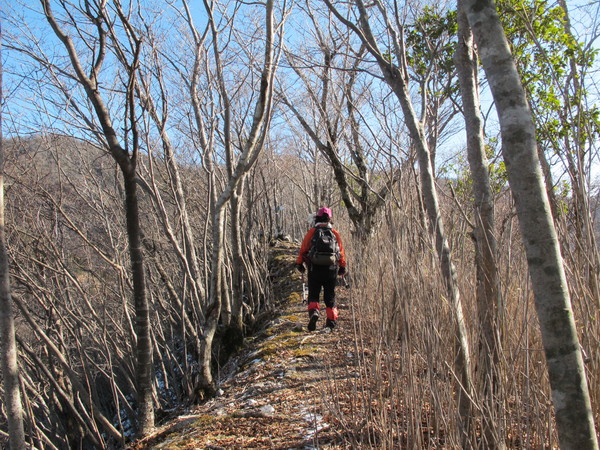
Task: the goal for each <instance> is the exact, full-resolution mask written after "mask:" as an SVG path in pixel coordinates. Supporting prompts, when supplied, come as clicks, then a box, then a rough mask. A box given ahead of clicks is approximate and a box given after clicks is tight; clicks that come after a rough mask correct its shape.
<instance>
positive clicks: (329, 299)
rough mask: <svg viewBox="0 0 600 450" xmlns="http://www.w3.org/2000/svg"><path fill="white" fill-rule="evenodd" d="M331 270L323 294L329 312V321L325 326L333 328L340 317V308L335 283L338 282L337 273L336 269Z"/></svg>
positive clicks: (324, 284)
mask: <svg viewBox="0 0 600 450" xmlns="http://www.w3.org/2000/svg"><path fill="white" fill-rule="evenodd" d="M330 272H331V273H330V274H328V277H327V279H326V280H325V281H324V283H323V296H324V301H325V307H326V312H327V322H326V323H325V326H327V327H329V328H333V327H335V324H336V321H337V318H338V310H337V308H336V306H335V285H336V282H337V279H336V276H337V273H336V272H335V271H330Z"/></svg>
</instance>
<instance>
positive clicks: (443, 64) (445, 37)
mask: <svg viewBox="0 0 600 450" xmlns="http://www.w3.org/2000/svg"><path fill="white" fill-rule="evenodd" d="M457 28H458V24H457V19H456V11H454V10H452V11H443V12H442V11H439V7H437V6H426V7H425V8H424V9H423V11H422V13H421V15H420V16H419V17H418V18H417V19H416V21H415V22H414V23H413V24H412V25H410V26H408V27H406V47H407V59H408V64H409V66H410V67H411V68H412V70H413V71H414V73H415V74H416V75H417V76H418V77H425V76H426V75H427V74H428V73H429V72H431V70H432V68H434V67H435V69H436V76H438V77H440V78H441V82H440V83H441V85H447V83H446V82H445V81H446V80H447V79H448V78H449V77H451V76H452V74H453V72H454V60H453V56H454V41H453V40H454V36H455V35H456V32H457ZM439 94H442V95H443V94H445V95H448V94H449V92H440V93H439Z"/></svg>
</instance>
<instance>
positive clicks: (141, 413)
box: [123, 168, 154, 436]
mask: <svg viewBox="0 0 600 450" xmlns="http://www.w3.org/2000/svg"><path fill="white" fill-rule="evenodd" d="M123 179H124V182H125V215H126V217H127V237H128V240H129V255H130V257H131V272H132V279H133V299H134V307H135V335H136V338H137V341H136V371H135V376H136V390H137V408H138V417H137V433H138V435H139V436H144V435H145V434H147V433H148V432H149V431H150V430H151V429H152V428H154V406H153V401H152V339H151V337H150V307H149V305H148V299H147V294H146V279H145V274H144V255H143V250H142V240H141V236H140V235H141V230H140V219H139V206H138V195H137V183H136V175H135V168H130V169H129V170H127V171H125V170H123Z"/></svg>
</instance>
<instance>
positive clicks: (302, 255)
mask: <svg viewBox="0 0 600 450" xmlns="http://www.w3.org/2000/svg"><path fill="white" fill-rule="evenodd" d="M315 226H316V227H327V226H329V224H327V223H317V225H315ZM331 231H333V234H334V235H335V238H336V239H337V242H338V245H339V247H340V260H339V261H338V265H339V266H340V267H346V254H345V253H344V246H343V245H342V238H341V237H340V233H338V232H337V231H336V230H334V229H333V228H332V229H331ZM314 234H315V227H312V228H311V229H310V230H308V232H307V233H306V235H305V236H304V239H303V240H302V245H301V246H300V252H298V257H297V258H296V264H302V263H303V262H305V263H310V260H309V259H308V252H309V251H310V246H311V241H312V238H313V235H314Z"/></svg>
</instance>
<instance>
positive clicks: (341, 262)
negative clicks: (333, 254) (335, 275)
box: [332, 230, 346, 267]
mask: <svg viewBox="0 0 600 450" xmlns="http://www.w3.org/2000/svg"><path fill="white" fill-rule="evenodd" d="M332 231H333V234H335V238H336V239H337V242H338V245H339V246H340V260H339V261H338V265H339V266H340V267H346V253H345V252H344V245H343V244H342V237H341V236H340V233H338V232H337V231H336V230H332Z"/></svg>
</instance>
